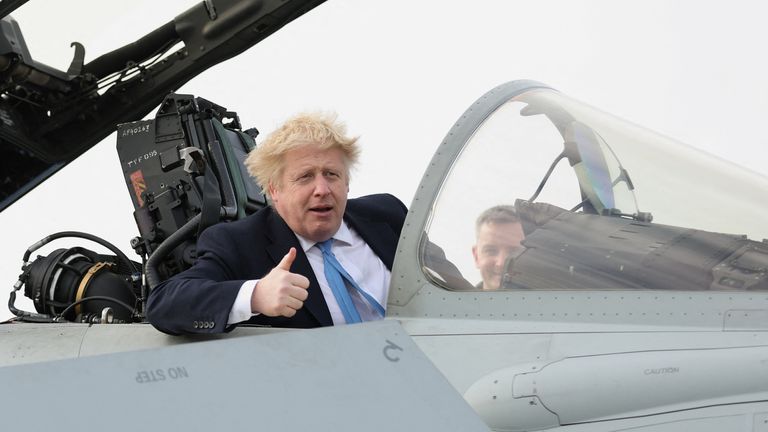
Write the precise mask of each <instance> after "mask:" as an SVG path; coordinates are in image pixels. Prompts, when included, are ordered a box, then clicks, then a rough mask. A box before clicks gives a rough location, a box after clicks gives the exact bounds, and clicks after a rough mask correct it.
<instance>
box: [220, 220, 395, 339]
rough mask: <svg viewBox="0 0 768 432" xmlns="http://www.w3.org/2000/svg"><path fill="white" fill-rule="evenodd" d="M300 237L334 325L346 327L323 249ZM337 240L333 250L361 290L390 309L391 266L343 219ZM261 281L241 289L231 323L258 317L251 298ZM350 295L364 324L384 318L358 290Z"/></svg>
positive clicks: (230, 318) (234, 305) (334, 236)
mask: <svg viewBox="0 0 768 432" xmlns="http://www.w3.org/2000/svg"><path fill="white" fill-rule="evenodd" d="M296 237H297V238H298V240H299V243H300V244H301V248H302V249H303V250H304V253H305V254H306V255H307V259H309V265H310V266H312V271H313V272H314V273H315V277H316V278H317V282H318V283H319V284H320V289H321V290H322V292H323V297H324V298H325V303H326V304H327V305H328V310H329V311H330V312H331V319H332V320H333V324H334V325H338V324H346V320H345V319H344V314H343V313H342V312H341V308H340V307H339V303H338V302H337V301H336V297H334V295H333V291H332V290H331V287H330V285H328V280H327V279H326V278H325V270H324V266H323V253H322V252H321V251H320V247H319V246H317V244H316V243H315V242H313V241H311V240H307V239H305V238H304V237H302V236H300V235H298V234H296ZM333 240H334V241H333V248H332V251H333V254H334V255H335V256H336V259H337V260H338V261H339V263H340V264H341V265H342V267H344V269H345V270H346V271H347V273H349V275H350V276H352V278H353V279H354V280H355V282H357V284H358V285H359V286H360V288H361V289H363V290H364V291H365V292H367V293H368V294H370V295H371V296H372V297H373V298H374V299H376V301H378V302H379V304H380V305H381V306H382V307H384V308H385V309H386V307H387V294H388V292H389V280H390V277H391V274H390V272H389V270H388V269H387V266H385V265H384V262H382V261H381V259H380V258H379V257H378V256H377V255H376V254H375V253H374V252H373V251H372V250H371V248H370V247H369V246H368V244H367V243H366V242H365V241H364V240H363V239H362V238H361V237H360V235H358V234H357V233H356V232H355V231H354V230H352V229H351V228H350V227H349V226H348V225H347V223H346V222H344V221H343V220H342V222H341V226H340V227H339V230H338V231H337V232H336V234H334V235H333ZM258 282H259V280H258V279H256V280H250V281H246V282H245V283H244V284H243V285H242V286H241V287H240V291H239V292H238V294H237V298H236V299H235V303H234V304H233V305H232V310H231V311H230V313H229V319H228V321H227V324H236V323H239V322H243V321H246V320H248V319H250V318H251V317H252V316H254V315H257V314H253V313H251V296H252V295H253V290H254V289H257V288H258ZM350 296H351V297H352V301H353V302H354V304H355V307H356V308H357V310H358V312H359V313H360V317H361V318H362V320H363V321H370V320H374V319H381V318H382V317H381V316H379V314H378V312H376V311H375V310H374V309H373V307H372V306H371V305H369V304H368V302H367V301H365V300H364V299H363V298H362V296H361V295H360V294H358V293H357V292H355V290H350Z"/></svg>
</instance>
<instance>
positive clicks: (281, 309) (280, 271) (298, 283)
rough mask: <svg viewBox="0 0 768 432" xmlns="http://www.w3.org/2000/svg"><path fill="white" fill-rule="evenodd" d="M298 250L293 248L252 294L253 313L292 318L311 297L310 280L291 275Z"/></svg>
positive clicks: (294, 274)
mask: <svg viewBox="0 0 768 432" xmlns="http://www.w3.org/2000/svg"><path fill="white" fill-rule="evenodd" d="M295 259H296V248H291V250H289V251H288V253H287V254H285V256H284V257H283V259H282V260H280V262H279V263H278V264H277V266H276V267H275V268H273V269H272V271H270V272H269V273H267V275H266V276H264V277H263V278H262V279H261V280H260V281H259V282H258V283H257V284H256V288H255V289H254V290H253V294H251V311H252V312H253V313H261V314H264V315H266V316H270V317H275V316H284V317H288V318H290V317H292V316H294V315H296V311H297V310H299V309H301V308H302V306H304V300H306V299H307V296H308V295H309V294H308V293H307V288H309V279H307V278H306V277H304V276H302V275H300V274H297V273H291V265H292V264H293V261H294V260H295Z"/></svg>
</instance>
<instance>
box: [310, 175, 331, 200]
mask: <svg viewBox="0 0 768 432" xmlns="http://www.w3.org/2000/svg"><path fill="white" fill-rule="evenodd" d="M330 192H331V188H330V185H329V184H328V180H327V179H326V178H325V177H323V176H317V177H316V178H315V190H314V193H315V195H320V196H322V195H328V194H329V193H330Z"/></svg>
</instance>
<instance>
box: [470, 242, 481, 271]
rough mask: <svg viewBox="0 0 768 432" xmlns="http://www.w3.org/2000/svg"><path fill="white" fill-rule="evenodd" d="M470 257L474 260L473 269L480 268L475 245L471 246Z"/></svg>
mask: <svg viewBox="0 0 768 432" xmlns="http://www.w3.org/2000/svg"><path fill="white" fill-rule="evenodd" d="M472 256H473V257H474V258H475V267H477V268H480V264H479V263H478V261H477V245H474V246H472Z"/></svg>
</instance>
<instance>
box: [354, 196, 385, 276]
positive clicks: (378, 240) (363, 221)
mask: <svg viewBox="0 0 768 432" xmlns="http://www.w3.org/2000/svg"><path fill="white" fill-rule="evenodd" d="M348 210H349V208H348ZM344 220H345V221H346V222H347V224H349V226H350V227H352V228H353V229H354V230H355V231H356V232H357V233H358V234H360V237H362V238H363V240H365V242H366V243H368V246H369V247H370V248H371V250H372V251H373V253H375V254H376V255H377V256H378V257H379V259H381V261H382V262H383V263H384V265H385V266H387V269H388V270H389V271H392V263H393V262H394V260H395V252H396V250H397V234H396V233H395V232H394V231H393V230H392V228H391V227H390V226H389V225H388V224H386V223H384V222H377V221H372V220H370V219H368V218H366V217H364V216H360V215H359V214H356V213H354V212H350V211H347V213H346V214H345V215H344Z"/></svg>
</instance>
